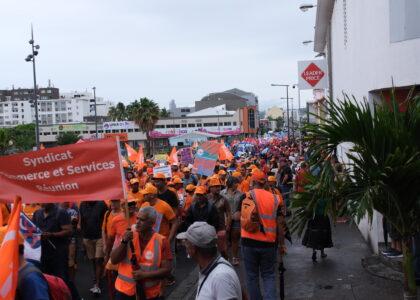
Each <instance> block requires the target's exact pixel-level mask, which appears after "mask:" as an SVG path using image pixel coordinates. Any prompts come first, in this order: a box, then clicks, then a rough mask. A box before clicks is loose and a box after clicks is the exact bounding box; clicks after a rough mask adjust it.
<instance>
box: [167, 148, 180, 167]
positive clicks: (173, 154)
mask: <svg viewBox="0 0 420 300" xmlns="http://www.w3.org/2000/svg"><path fill="white" fill-rule="evenodd" d="M168 161H169V164H171V165H174V164H177V165H178V164H179V161H178V154H177V153H176V147H175V146H174V147H173V148H172V151H171V154H169V157H168Z"/></svg>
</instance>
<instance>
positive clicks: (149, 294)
mask: <svg viewBox="0 0 420 300" xmlns="http://www.w3.org/2000/svg"><path fill="white" fill-rule="evenodd" d="M133 234H134V237H133V244H134V250H135V254H136V257H137V260H138V263H139V266H140V269H141V270H142V271H146V272H147V271H157V270H158V269H159V267H160V265H161V262H162V257H161V250H162V244H163V239H164V236H163V235H160V234H159V233H154V234H153V236H152V238H151V239H150V241H149V242H148V243H147V245H146V248H145V249H144V250H143V253H142V254H141V255H140V243H139V233H138V232H137V231H133ZM131 256H132V253H131V250H130V249H127V257H126V258H125V259H124V260H123V261H122V262H120V264H119V266H118V276H117V280H116V281H115V289H116V290H117V291H119V292H121V293H123V294H125V295H128V296H134V295H135V294H136V280H135V279H134V278H133V275H132V272H133V269H132V267H131V263H130V260H131ZM142 284H143V288H144V291H145V295H146V298H147V299H150V298H156V297H159V296H160V295H161V292H162V282H161V280H160V279H145V280H144V281H142Z"/></svg>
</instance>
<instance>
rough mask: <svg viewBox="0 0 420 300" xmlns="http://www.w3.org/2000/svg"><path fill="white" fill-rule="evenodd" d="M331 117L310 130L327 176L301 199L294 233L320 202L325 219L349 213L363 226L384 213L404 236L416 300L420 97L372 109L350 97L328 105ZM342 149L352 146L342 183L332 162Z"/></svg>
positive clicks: (408, 280) (409, 292) (313, 155)
mask: <svg viewBox="0 0 420 300" xmlns="http://www.w3.org/2000/svg"><path fill="white" fill-rule="evenodd" d="M326 111H327V116H328V117H327V118H324V119H322V122H321V123H320V124H308V125H306V126H305V127H306V128H305V129H306V132H307V134H308V136H307V138H308V139H309V140H310V141H311V142H312V146H311V147H310V149H309V151H310V161H311V162H312V163H313V164H314V165H315V166H317V167H320V168H321V174H320V176H318V177H317V178H309V182H310V183H309V185H308V186H307V191H306V192H305V193H302V194H298V195H297V196H296V199H295V203H294V206H295V207H297V213H296V214H295V216H294V220H293V223H294V224H293V229H294V230H296V231H300V232H301V231H302V224H303V223H304V222H305V220H306V219H307V218H308V217H311V216H312V215H313V214H314V212H315V207H316V204H317V202H318V201H319V200H320V199H323V200H324V201H327V203H328V205H327V208H326V211H325V213H332V214H333V215H336V214H337V213H338V210H339V209H343V208H344V209H346V210H347V213H348V214H349V215H350V216H352V217H354V218H355V219H356V221H357V222H359V221H360V220H361V218H363V217H364V216H366V215H367V216H368V217H369V220H372V216H373V212H374V210H376V211H378V212H380V213H381V214H382V215H383V216H384V217H385V218H386V219H387V221H388V222H390V223H391V224H392V225H393V226H394V227H395V228H396V229H397V231H398V232H399V233H400V234H401V236H402V239H403V254H404V260H403V270H404V292H405V293H404V295H405V297H406V298H407V299H408V298H409V299H415V298H416V295H417V292H416V283H415V275H414V269H413V254H412V247H411V241H412V236H413V235H414V234H415V233H416V232H418V231H419V229H420V138H419V137H420V97H418V96H417V97H412V94H411V93H410V95H409V97H408V98H407V99H406V100H405V101H404V102H403V103H402V104H398V103H397V101H396V99H395V96H394V92H392V97H391V101H389V102H386V101H385V100H383V101H382V103H379V104H375V105H373V106H372V105H369V104H368V103H367V101H366V100H365V101H364V102H362V103H359V102H357V101H356V99H350V98H349V97H347V96H345V97H344V100H343V101H338V102H334V101H331V100H328V101H327V105H326ZM342 143H350V145H352V146H351V149H350V151H349V152H348V153H347V155H348V157H349V162H348V163H346V166H345V176H344V177H343V178H342V181H341V182H339V183H337V180H336V177H337V176H336V172H335V169H334V164H332V163H331V161H332V157H333V156H334V155H335V154H336V150H337V148H338V147H340V144H342ZM339 199H340V200H339ZM340 201H341V204H342V205H341V207H340V205H337V204H338V203H340Z"/></svg>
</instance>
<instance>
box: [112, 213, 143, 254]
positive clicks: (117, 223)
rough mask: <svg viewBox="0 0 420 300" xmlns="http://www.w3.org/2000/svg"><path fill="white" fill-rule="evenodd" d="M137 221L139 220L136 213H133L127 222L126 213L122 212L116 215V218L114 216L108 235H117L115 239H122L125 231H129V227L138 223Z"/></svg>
mask: <svg viewBox="0 0 420 300" xmlns="http://www.w3.org/2000/svg"><path fill="white" fill-rule="evenodd" d="M136 222H137V216H136V214H133V215H132V216H131V217H130V220H129V223H127V220H126V219H125V215H124V213H123V212H120V213H119V214H117V215H116V216H114V218H112V222H111V224H110V228H109V231H108V236H110V237H115V240H117V238H119V239H121V238H122V236H123V235H124V232H126V231H127V228H131V226H132V225H134V224H136ZM114 246H115V244H114Z"/></svg>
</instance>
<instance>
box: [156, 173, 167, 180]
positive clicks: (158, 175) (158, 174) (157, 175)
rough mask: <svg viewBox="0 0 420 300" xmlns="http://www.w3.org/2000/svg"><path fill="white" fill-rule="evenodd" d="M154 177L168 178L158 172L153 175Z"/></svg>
mask: <svg viewBox="0 0 420 300" xmlns="http://www.w3.org/2000/svg"><path fill="white" fill-rule="evenodd" d="M153 179H165V180H166V176H165V174H163V173H156V174H155V175H153Z"/></svg>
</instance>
